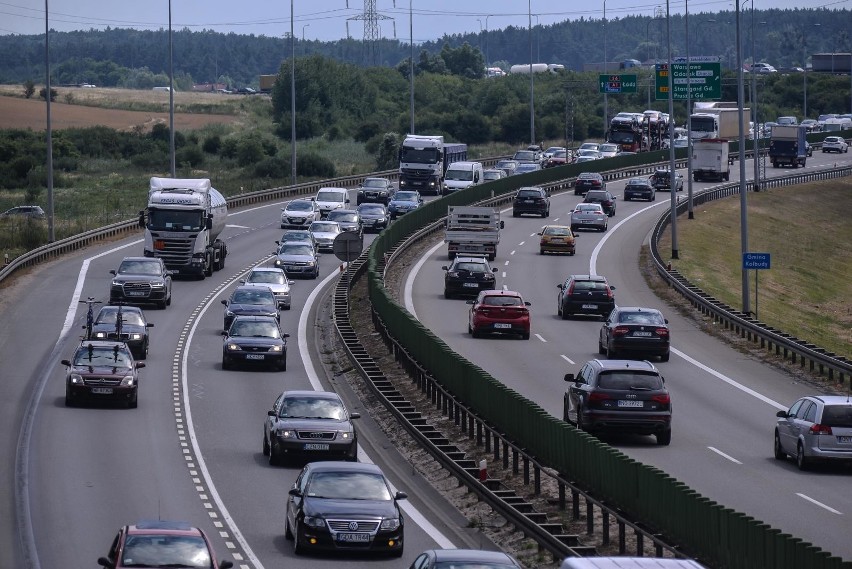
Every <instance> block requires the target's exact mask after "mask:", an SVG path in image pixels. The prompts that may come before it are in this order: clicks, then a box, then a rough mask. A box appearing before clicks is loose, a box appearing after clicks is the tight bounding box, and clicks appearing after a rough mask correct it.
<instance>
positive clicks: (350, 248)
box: [331, 231, 364, 263]
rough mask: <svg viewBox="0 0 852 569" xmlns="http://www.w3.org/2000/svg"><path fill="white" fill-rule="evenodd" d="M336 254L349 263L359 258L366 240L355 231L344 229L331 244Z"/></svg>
mask: <svg viewBox="0 0 852 569" xmlns="http://www.w3.org/2000/svg"><path fill="white" fill-rule="evenodd" d="M331 246H332V252H333V253H334V255H335V256H336V257H337V258H338V259H340V260H341V261H344V262H346V263H349V262H351V261H354V260H355V259H357V258H358V256H359V255H360V254H361V250H362V249H363V248H364V240H363V239H362V238H361V236H360V235H358V234H357V233H355V232H353V231H344V232H343V233H340V234H338V236H337V237H335V238H334V241H333V242H332V244H331Z"/></svg>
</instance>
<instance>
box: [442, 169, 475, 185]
mask: <svg viewBox="0 0 852 569" xmlns="http://www.w3.org/2000/svg"><path fill="white" fill-rule="evenodd" d="M444 178H446V179H447V180H457V181H459V182H470V181H471V180H473V172H472V171H470V170H453V169H452V168H451V169H449V170H447V173H446V174H445V175H444Z"/></svg>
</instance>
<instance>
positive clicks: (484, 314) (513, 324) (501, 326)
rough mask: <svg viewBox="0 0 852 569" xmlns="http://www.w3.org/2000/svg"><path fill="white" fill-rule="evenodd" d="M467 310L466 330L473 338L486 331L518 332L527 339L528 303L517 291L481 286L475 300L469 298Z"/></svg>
mask: <svg viewBox="0 0 852 569" xmlns="http://www.w3.org/2000/svg"><path fill="white" fill-rule="evenodd" d="M467 303H468V304H472V305H473V306H471V307H470V314H469V316H468V323H467V331H468V333H469V334H470V335H472V336H473V337H474V338H478V337H480V336H481V335H482V334H485V333H489V334H490V333H499V334H517V335H520V336H521V338H523V339H524V340H529V339H530V310H529V308H527V307H528V306H530V303H529V302H525V301H524V299H523V298H522V297H521V294H520V293H519V292H515V291H513V290H484V291H482V292H480V293H479V296H477V297H476V300H468V301H467Z"/></svg>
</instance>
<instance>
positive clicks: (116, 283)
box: [112, 280, 124, 287]
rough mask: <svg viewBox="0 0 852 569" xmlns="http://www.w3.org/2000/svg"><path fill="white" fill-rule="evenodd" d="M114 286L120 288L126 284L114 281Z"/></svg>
mask: <svg viewBox="0 0 852 569" xmlns="http://www.w3.org/2000/svg"><path fill="white" fill-rule="evenodd" d="M112 286H118V287H121V286H124V283H123V282H121V281H118V280H113V281H112Z"/></svg>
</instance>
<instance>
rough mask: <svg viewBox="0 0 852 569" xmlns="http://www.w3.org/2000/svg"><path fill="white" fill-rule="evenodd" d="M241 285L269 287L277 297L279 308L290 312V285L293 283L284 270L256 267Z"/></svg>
mask: <svg viewBox="0 0 852 569" xmlns="http://www.w3.org/2000/svg"><path fill="white" fill-rule="evenodd" d="M240 284H244V285H248V286H262V287H269V289H270V290H272V294H274V295H275V300H277V301H278V308H283V309H284V310H290V305H291V298H290V285H292V284H293V281H291V280H290V279H288V278H287V275H286V273H285V272H284V269H280V268H278V267H255V268H253V269H252V270H251V271H249V273H248V274H247V275H246V278H245V279H243V280H241V281H240Z"/></svg>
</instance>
